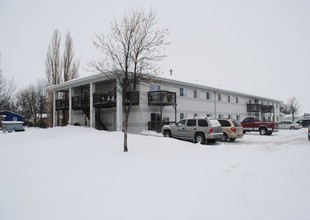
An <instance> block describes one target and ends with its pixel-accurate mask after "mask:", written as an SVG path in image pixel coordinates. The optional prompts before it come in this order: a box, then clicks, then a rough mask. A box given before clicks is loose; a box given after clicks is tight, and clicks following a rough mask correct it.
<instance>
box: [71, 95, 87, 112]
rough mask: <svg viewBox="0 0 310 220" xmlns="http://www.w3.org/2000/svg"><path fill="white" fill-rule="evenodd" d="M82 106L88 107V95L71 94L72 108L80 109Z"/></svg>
mask: <svg viewBox="0 0 310 220" xmlns="http://www.w3.org/2000/svg"><path fill="white" fill-rule="evenodd" d="M84 108H89V95H83V96H73V97H72V109H74V110H80V109H84Z"/></svg>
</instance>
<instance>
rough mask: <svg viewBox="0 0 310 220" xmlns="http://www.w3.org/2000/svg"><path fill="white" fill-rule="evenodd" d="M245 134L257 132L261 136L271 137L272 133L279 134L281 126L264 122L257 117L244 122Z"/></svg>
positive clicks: (248, 118)
mask: <svg viewBox="0 0 310 220" xmlns="http://www.w3.org/2000/svg"><path fill="white" fill-rule="evenodd" d="M241 125H242V127H243V133H244V134H245V133H246V132H249V131H257V132H259V133H260V135H271V134H272V132H277V131H278V127H279V124H278V123H276V122H271V121H270V122H262V121H259V119H258V118H257V117H247V118H245V119H244V120H243V121H242V122H241Z"/></svg>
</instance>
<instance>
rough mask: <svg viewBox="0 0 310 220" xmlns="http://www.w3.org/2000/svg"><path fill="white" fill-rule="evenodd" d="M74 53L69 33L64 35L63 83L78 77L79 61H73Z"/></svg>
mask: <svg viewBox="0 0 310 220" xmlns="http://www.w3.org/2000/svg"><path fill="white" fill-rule="evenodd" d="M73 57H74V51H73V41H72V38H71V35H70V33H69V32H68V33H67V35H66V42H65V50H64V54H63V61H62V67H63V81H64V82H66V81H68V80H71V79H75V78H78V77H79V72H78V69H79V65H80V63H79V61H75V60H73Z"/></svg>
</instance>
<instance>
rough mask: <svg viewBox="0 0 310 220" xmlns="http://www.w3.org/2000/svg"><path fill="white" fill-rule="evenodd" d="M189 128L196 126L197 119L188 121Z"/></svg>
mask: <svg viewBox="0 0 310 220" xmlns="http://www.w3.org/2000/svg"><path fill="white" fill-rule="evenodd" d="M187 126H189V127H194V126H196V119H188V120H187Z"/></svg>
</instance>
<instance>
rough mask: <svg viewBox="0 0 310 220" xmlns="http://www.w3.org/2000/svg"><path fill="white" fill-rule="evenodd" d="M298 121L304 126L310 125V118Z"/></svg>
mask: <svg viewBox="0 0 310 220" xmlns="http://www.w3.org/2000/svg"><path fill="white" fill-rule="evenodd" d="M296 123H297V124H300V125H301V126H302V127H303V128H307V127H309V125H310V119H300V120H298V121H296Z"/></svg>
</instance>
